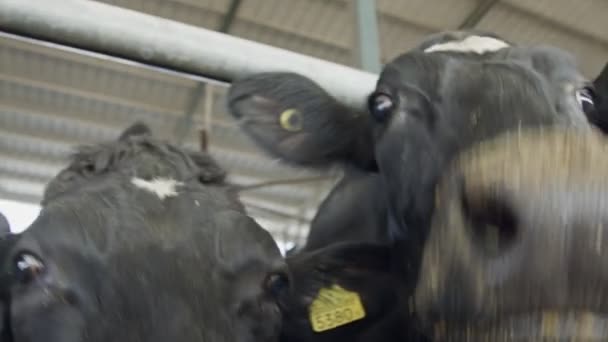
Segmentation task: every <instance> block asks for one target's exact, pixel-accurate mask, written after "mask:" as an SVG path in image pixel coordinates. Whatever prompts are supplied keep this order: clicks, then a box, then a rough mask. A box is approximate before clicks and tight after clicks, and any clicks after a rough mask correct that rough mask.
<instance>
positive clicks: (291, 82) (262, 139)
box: [228, 72, 375, 169]
mask: <svg viewBox="0 0 608 342" xmlns="http://www.w3.org/2000/svg"><path fill="white" fill-rule="evenodd" d="M228 108H229V110H230V112H231V114H232V115H233V116H234V117H235V118H236V119H238V120H239V122H240V125H241V127H242V129H243V130H244V131H245V132H246V134H248V135H249V136H250V137H251V138H253V140H254V141H255V142H256V143H257V144H258V145H259V146H260V147H261V148H263V149H264V150H266V151H267V152H268V153H270V154H272V155H273V156H276V157H278V158H280V159H282V160H284V161H287V162H291V163H294V164H297V165H302V166H309V167H322V166H326V165H328V164H331V163H333V162H349V163H354V164H355V165H357V166H359V167H361V168H364V169H374V168H375V161H374V159H373V146H372V132H371V124H370V119H369V117H368V115H366V113H365V112H364V111H356V110H352V109H350V108H348V107H346V106H344V105H342V104H341V103H339V102H338V101H336V100H335V99H334V98H333V97H331V96H330V95H329V94H328V93H327V92H326V91H325V90H323V89H322V88H321V87H319V85H317V84H316V83H314V82H313V81H311V80H310V79H308V78H306V77H303V76H300V75H297V74H294V73H282V72H273V73H261V74H256V75H252V76H249V77H246V78H243V79H239V80H236V81H235V82H234V83H233V84H232V86H231V88H230V90H229V93H228Z"/></svg>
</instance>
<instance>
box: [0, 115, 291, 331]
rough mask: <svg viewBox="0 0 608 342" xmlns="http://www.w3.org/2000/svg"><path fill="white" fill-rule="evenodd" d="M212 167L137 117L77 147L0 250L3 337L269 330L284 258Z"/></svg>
mask: <svg viewBox="0 0 608 342" xmlns="http://www.w3.org/2000/svg"><path fill="white" fill-rule="evenodd" d="M223 175H224V172H223V171H222V170H221V168H220V167H219V166H218V165H217V164H215V163H214V162H213V160H212V159H211V158H210V157H209V156H207V155H205V154H201V153H198V154H197V153H188V152H186V151H184V150H182V149H180V148H177V147H175V146H173V145H171V144H169V143H166V142H163V141H160V140H157V139H155V138H154V137H153V136H152V134H151V133H150V131H149V129H148V128H147V127H146V126H145V125H142V124H136V125H134V126H132V127H130V128H129V129H127V130H126V131H125V132H124V133H123V134H122V135H121V137H120V138H119V139H118V140H117V141H114V142H109V143H104V144H98V145H93V146H88V147H83V148H81V149H80V151H79V152H78V153H76V154H75V155H74V157H73V159H72V162H71V163H70V164H69V166H68V167H67V168H66V169H65V170H63V171H62V172H60V174H59V175H58V176H57V177H55V178H54V179H53V180H52V181H51V182H50V184H49V185H48V187H47V189H46V192H45V195H44V200H43V208H42V211H41V213H40V216H39V217H38V218H37V219H36V220H35V221H34V223H33V224H32V225H31V226H30V227H29V229H27V230H26V231H25V232H23V233H22V234H21V235H20V236H19V238H18V241H16V242H14V243H13V244H12V245H11V248H10V250H9V252H8V255H7V256H6V257H5V258H3V263H2V270H3V274H5V276H4V278H3V280H2V290H3V293H4V294H5V297H4V299H5V300H4V301H3V304H4V305H5V306H7V307H8V308H7V310H4V320H3V322H4V327H3V328H4V332H5V335H6V336H9V337H8V339H7V341H11V342H20V341H31V342H37V341H45V342H53V341H62V342H71V341H74V342H76V341H89V342H97V341H99V342H101V341H117V342H120V341H125V342H126V341H275V340H276V339H277V338H278V333H279V327H280V313H279V309H278V304H277V300H276V296H275V294H276V293H278V292H279V291H280V290H281V289H282V288H283V287H285V286H287V284H288V282H287V278H286V273H285V270H284V261H283V260H282V258H281V255H280V252H279V249H278V247H277V246H276V244H275V242H274V241H273V240H272V238H271V236H270V235H269V234H268V232H266V231H265V230H263V229H262V228H261V227H260V226H258V225H257V224H256V222H255V221H253V220H252V219H251V218H249V217H248V216H246V215H245V214H244V212H243V210H242V207H241V206H240V205H239V204H238V203H236V201H235V199H234V198H233V197H232V196H231V195H230V194H229V193H228V192H227V188H226V186H225V185H224V184H223V181H222V180H223ZM3 341H4V340H3Z"/></svg>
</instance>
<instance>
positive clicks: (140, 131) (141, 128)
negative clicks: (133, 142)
mask: <svg viewBox="0 0 608 342" xmlns="http://www.w3.org/2000/svg"><path fill="white" fill-rule="evenodd" d="M138 135H152V130H151V129H150V127H148V125H146V124H145V123H143V122H141V121H137V122H135V123H133V124H132V125H131V126H129V127H127V129H125V130H124V131H123V132H122V133H121V134H120V136H119V137H118V140H119V141H124V140H127V139H128V138H129V137H133V136H138Z"/></svg>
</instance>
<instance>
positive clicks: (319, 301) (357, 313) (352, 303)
mask: <svg viewBox="0 0 608 342" xmlns="http://www.w3.org/2000/svg"><path fill="white" fill-rule="evenodd" d="M309 313H310V324H312V330H314V331H315V332H322V331H326V330H331V329H334V328H337V327H339V326H342V325H346V324H348V323H351V322H354V321H358V320H360V319H362V318H364V317H365V310H364V309H363V304H362V303H361V298H360V297H359V294H358V293H356V292H351V291H348V290H345V289H343V288H342V287H340V286H338V285H333V286H332V287H330V288H324V289H321V290H319V294H318V295H317V298H315V300H313V302H312V304H311V305H310V308H309Z"/></svg>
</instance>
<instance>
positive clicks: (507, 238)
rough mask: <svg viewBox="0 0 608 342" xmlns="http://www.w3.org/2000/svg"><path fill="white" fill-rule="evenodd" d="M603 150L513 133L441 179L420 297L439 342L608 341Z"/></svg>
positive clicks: (554, 136)
mask: <svg viewBox="0 0 608 342" xmlns="http://www.w3.org/2000/svg"><path fill="white" fill-rule="evenodd" d="M607 243H608V139H606V138H605V137H603V136H601V135H600V134H598V133H596V132H591V133H590V132H582V131H574V130H565V129H557V128H556V129H552V130H546V129H545V130H544V131H539V130H530V131H524V132H519V133H509V134H505V135H502V136H499V137H498V138H496V139H493V140H491V141H487V142H484V143H482V144H479V145H477V146H475V147H474V148H472V149H471V150H469V151H467V152H466V153H463V154H462V155H461V156H460V158H459V159H458V160H457V161H456V162H455V163H454V164H453V165H452V167H451V168H450V169H449V171H448V172H447V173H446V177H444V179H442V181H441V182H440V184H439V186H438V188H437V196H436V204H435V213H434V217H433V221H432V225H431V230H430V232H429V236H428V239H427V241H426V245H425V248H424V253H423V259H422V264H421V268H420V277H419V280H418V284H417V287H416V291H415V295H414V298H413V299H414V303H415V311H416V313H417V315H418V316H419V318H420V321H421V322H422V324H423V330H425V332H426V334H427V335H429V336H432V337H433V338H434V339H435V340H441V341H443V340H456V341H458V340H467V341H505V340H506V341H510V340H517V341H522V340H524V341H539V340H559V341H594V340H598V341H599V340H607V339H608V244H607Z"/></svg>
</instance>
